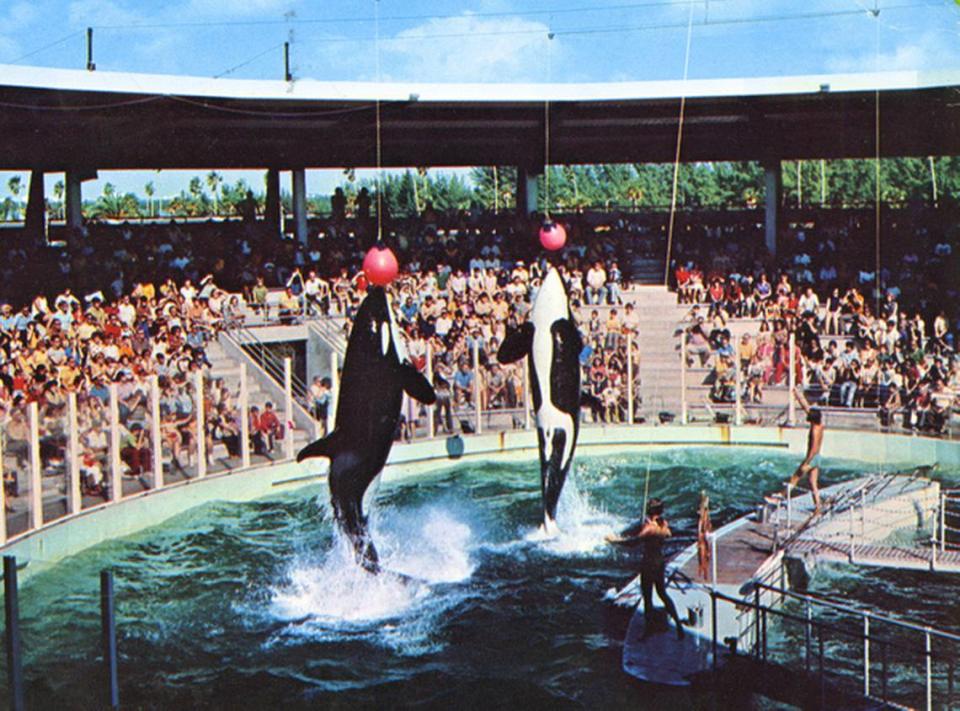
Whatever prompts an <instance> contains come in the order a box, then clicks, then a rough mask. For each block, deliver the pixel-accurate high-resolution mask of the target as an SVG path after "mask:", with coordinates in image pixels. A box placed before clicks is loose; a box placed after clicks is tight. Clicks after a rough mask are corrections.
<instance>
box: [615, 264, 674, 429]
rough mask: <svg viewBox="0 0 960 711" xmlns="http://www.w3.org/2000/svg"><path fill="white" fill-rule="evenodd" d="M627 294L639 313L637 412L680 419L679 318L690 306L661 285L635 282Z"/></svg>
mask: <svg viewBox="0 0 960 711" xmlns="http://www.w3.org/2000/svg"><path fill="white" fill-rule="evenodd" d="M661 278H662V274H661ZM628 298H629V300H630V301H632V302H633V303H634V308H635V309H636V310H637V312H638V313H639V314H640V334H639V336H638V338H637V342H638V350H639V359H638V360H639V363H638V364H637V365H636V366H635V367H636V368H637V372H638V375H639V378H640V384H639V393H640V398H641V402H640V405H639V407H638V409H637V415H638V417H644V418H646V419H647V421H648V422H655V421H656V420H657V418H658V416H659V413H660V412H671V413H673V414H674V415H675V416H676V418H677V419H678V420H679V418H680V400H681V397H680V338H679V334H680V333H681V326H680V320H681V319H682V318H683V316H684V314H685V313H686V312H687V310H688V309H689V307H687V306H682V305H678V304H677V296H676V294H674V293H672V292H670V291H668V290H667V288H666V287H665V286H662V285H657V286H635V287H634V288H633V289H631V291H630V293H629V297H628Z"/></svg>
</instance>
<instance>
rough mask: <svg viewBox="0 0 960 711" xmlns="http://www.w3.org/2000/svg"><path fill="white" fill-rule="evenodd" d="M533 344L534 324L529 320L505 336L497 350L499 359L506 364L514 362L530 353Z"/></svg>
mask: <svg viewBox="0 0 960 711" xmlns="http://www.w3.org/2000/svg"><path fill="white" fill-rule="evenodd" d="M532 346H533V324H532V323H529V322H527V323H525V324H523V325H522V326H521V327H520V328H518V329H517V330H515V331H512V332H510V333H508V334H507V335H506V336H505V337H504V339H503V343H501V344H500V350H498V351H497V360H498V361H499V362H500V363H504V364H506V363H514V362H516V361H518V360H520V359H521V358H523V357H524V356H525V355H527V354H528V353H530V348H531V347H532Z"/></svg>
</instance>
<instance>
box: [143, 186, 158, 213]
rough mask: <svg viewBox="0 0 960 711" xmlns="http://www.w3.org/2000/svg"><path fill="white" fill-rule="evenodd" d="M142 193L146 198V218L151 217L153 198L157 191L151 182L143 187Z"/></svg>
mask: <svg viewBox="0 0 960 711" xmlns="http://www.w3.org/2000/svg"><path fill="white" fill-rule="evenodd" d="M143 192H144V193H146V196H147V217H153V196H154V195H155V194H156V192H157V189H156V186H154V184H153V181H152V180H151V181H149V182H147V184H146V185H144V186H143Z"/></svg>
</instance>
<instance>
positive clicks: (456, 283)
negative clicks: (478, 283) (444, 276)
mask: <svg viewBox="0 0 960 711" xmlns="http://www.w3.org/2000/svg"><path fill="white" fill-rule="evenodd" d="M447 288H449V289H450V291H452V292H453V294H454V296H456V297H457V299H462V298H463V295H464V294H466V293H467V277H466V276H465V275H464V273H463V272H462V271H461V270H459V269H458V270H457V271H456V272H454V274H453V275H452V276H451V277H450V281H448V282H447Z"/></svg>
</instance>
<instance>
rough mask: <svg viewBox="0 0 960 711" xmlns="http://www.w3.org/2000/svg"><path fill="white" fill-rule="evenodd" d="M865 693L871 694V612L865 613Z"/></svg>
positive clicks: (866, 694)
mask: <svg viewBox="0 0 960 711" xmlns="http://www.w3.org/2000/svg"><path fill="white" fill-rule="evenodd" d="M863 695H864V696H870V613H869V612H864V613H863Z"/></svg>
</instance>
